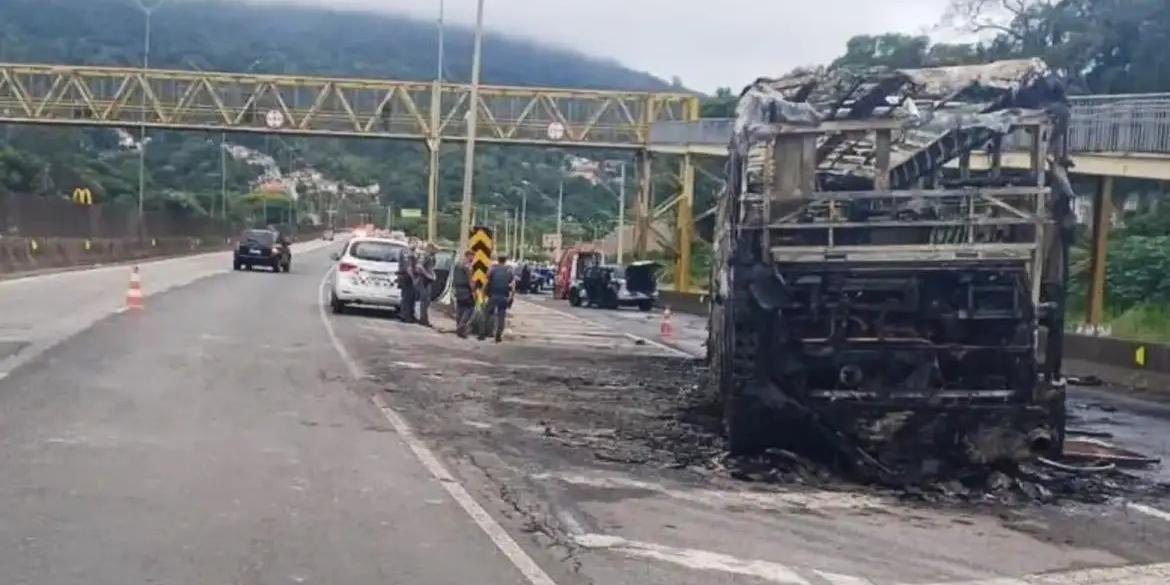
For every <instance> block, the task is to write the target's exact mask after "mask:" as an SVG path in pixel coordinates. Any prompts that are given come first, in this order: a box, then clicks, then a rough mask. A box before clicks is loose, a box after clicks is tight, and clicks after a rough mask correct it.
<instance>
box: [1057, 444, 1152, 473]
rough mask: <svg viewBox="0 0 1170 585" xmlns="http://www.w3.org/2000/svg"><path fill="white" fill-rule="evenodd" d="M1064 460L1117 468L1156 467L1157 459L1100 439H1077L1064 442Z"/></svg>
mask: <svg viewBox="0 0 1170 585" xmlns="http://www.w3.org/2000/svg"><path fill="white" fill-rule="evenodd" d="M1064 458H1065V459H1067V460H1072V461H1088V462H1103V463H1112V464H1114V465H1117V466H1118V467H1145V466H1149V465H1157V464H1158V463H1161V460H1160V459H1158V458H1157V457H1150V456H1148V455H1143V454H1141V453H1138V452H1136V451H1131V450H1129V449H1123V448H1121V447H1118V446H1117V445H1113V444H1111V443H1107V442H1105V441H1102V440H1100V439H1094V438H1089V437H1086V438H1078V439H1071V438H1070V439H1067V440H1066V441H1065V442H1064Z"/></svg>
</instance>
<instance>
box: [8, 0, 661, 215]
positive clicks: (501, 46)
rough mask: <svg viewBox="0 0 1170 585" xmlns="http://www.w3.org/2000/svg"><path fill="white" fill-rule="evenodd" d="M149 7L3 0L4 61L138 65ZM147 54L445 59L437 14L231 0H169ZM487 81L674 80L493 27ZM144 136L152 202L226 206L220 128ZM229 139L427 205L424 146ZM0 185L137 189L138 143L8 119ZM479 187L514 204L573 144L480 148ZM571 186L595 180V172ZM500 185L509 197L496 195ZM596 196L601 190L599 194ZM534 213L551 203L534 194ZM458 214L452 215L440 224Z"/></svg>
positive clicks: (123, 194) (453, 156) (431, 65)
mask: <svg viewBox="0 0 1170 585" xmlns="http://www.w3.org/2000/svg"><path fill="white" fill-rule="evenodd" d="M143 18H144V17H143V14H142V12H141V11H140V9H139V8H138V6H137V4H136V3H135V2H134V0H4V2H2V3H0V60H2V61H19V62H38V63H70V64H94V65H121V66H140V64H141V62H142V56H143V53H142V51H143V47H142V44H143V22H144V20H143ZM152 34H153V42H152V49H151V55H150V60H151V65H152V66H154V67H169V68H179V69H204V70H222V71H252V72H259V73H304V74H323V75H347V76H363V77H380V78H395V79H420V80H429V79H431V78H433V77H434V71H435V59H436V54H435V53H436V51H435V40H436V38H435V25H434V23H431V22H421V21H416V20H411V19H407V18H401V17H395V16H392V15H381V14H367V13H358V12H346V11H331V10H327V9H320V8H306V7H295V6H287V5H271V4H264V5H254V4H249V3H246V2H237V1H226V0H172V1H171V2H169V3H167V4H166V5H165V6H164V7H163V8H161V9H159V10H158V11H157V12H156V13H155V16H154V19H153V33H152ZM446 48H447V53H446V54H447V59H446V76H447V78H448V79H453V80H466V79H467V78H468V77H469V75H470V62H471V53H472V35H471V32H470V31H469V30H466V29H463V28H456V27H451V28H449V29H448V33H447V47H446ZM483 80H484V81H485V82H486V83H502V84H516V85H551V86H569V87H593V88H620V89H662V88H665V87H668V85H669V84H667V83H666V82H664V81H662V80H659V79H657V78H655V77H653V76H651V75H648V74H645V73H639V72H636V71H632V70H630V69H627V68H625V67H622V66H621V65H619V64H617V63H615V62H612V61H605V60H599V59H593V58H589V57H587V56H585V55H580V54H576V53H573V52H571V51H566V50H563V49H554V48H549V47H544V46H541V45H539V44H535V43H532V42H528V41H524V40H519V39H513V38H508V37H505V36H500V35H495V34H489V35H487V38H486V39H485V44H484V65H483ZM151 136H152V140H151V142H150V144H149V147H148V148H147V163H148V170H147V185H148V201H147V204H148V205H149V206H152V207H155V206H161V205H170V206H180V207H184V208H187V209H189V210H190V211H191V212H192V213H207V212H208V211H209V210H211V209H212V206H216V207H218V202H217V201H218V196H219V192H220V170H219V168H220V161H219V139H220V136H219V135H218V134H214V135H208V134H203V133H189V132H188V133H178V132H152V134H151ZM228 140H229V141H232V142H236V143H239V144H242V145H246V146H248V147H251V148H254V149H257V150H260V151H262V152H268V153H270V154H272V155H273V156H274V157H275V158H276V160H277V161H278V162H279V163H280V165H281V167H282V170H284V171H286V172H287V171H288V170H290V169H293V168H304V167H306V166H308V167H313V168H316V169H318V170H320V171H322V172H324V173H325V174H326V175H327V176H329V177H331V178H333V179H339V180H346V181H349V182H351V183H357V184H363V183H370V182H378V183H380V184H381V186H382V189H383V193H384V194H385V197H384V199H386V201H393V203H394V204H395V205H396V206H398V207H419V206H421V205H422V204H423V201H424V198H425V193H426V190H425V185H426V166H425V162H426V155H425V150H424V149H423V148H422V146H421V144H410V143H401V142H398V143H392V142H386V141H359V140H330V139H303V140H302V139H296V140H287V139H286V140H280V139H267V140H266V139H265V138H262V137H258V136H230V135H229V138H228ZM0 141H2V143H0V144H2V145H3V146H0V187H4V188H7V189H9V190H13V191H18V192H25V193H30V194H34V195H41V196H64V195H65V194H67V193H68V191H69V190H71V189H72V188H73V186H74V185H77V184H86V185H89V186H90V187H91V188H92V189H93V191H94V192H95V194H96V196H97V198H98V199H99V200H100V201H102V202H105V203H112V204H117V203H129V202H132V201H135V200H136V198H137V177H138V175H137V172H138V171H137V169H138V167H137V153H136V152H133V151H128V150H125V149H122V150H119V148H118V146H117V141H116V137H115V136H114V134H113V133H112V132H110V131H108V130H73V129H60V128H33V127H6V128H3V129H2V130H0ZM458 150H459V148H458V147H457V146H455V145H451V146H449V147H448V151H447V152H446V153H445V155H444V159H443V176H442V183H441V190H442V200H443V201H444V204H445V206H446V205H447V204H451V203H454V201H455V200H456V199H457V198H458V193H459V190H460V181H461V178H462V172H463V170H462V158H461V157H460V156H459V155H458V153H457V151H458ZM480 152H481V154H480V156H479V159H478V160H479V162H478V165H479V188H478V189H477V190H479V191H482V192H483V193H484V197H483V199H484V201H485V203H496V204H499V205H500V206H501V207H511V206H513V205H516V204H518V203H517V202H518V198H519V194H518V192H517V191H516V189H515V186H516V185H518V184H519V183H520V181H521V180H522V179H527V180H530V181H532V182H533V183H536V184H538V185H542V186H544V187H545V188H546V189H550V188H552V186H553V185H555V184H556V182H557V176H558V175H559V171H558V168H559V167H560V164H561V161H562V158H563V156H564V154H563V153H557V152H551V151H547V150H541V149H525V148H499V147H493V146H486V145H485V146H483V147H481V149H480ZM229 166H230V168H229V173H228V174H229V188H230V190H231V191H232V192H233V193H234V194H236V195H237V196H238V195H241V194H242V193H244V192H245V191H246V190H247V188H248V182H249V181H250V180H252V179H254V178H255V177H256V170H255V169H249V168H246V166H245V165H243V164H241V163H236V162H232V163H231V164H230V165H229ZM570 188H571V189H574V190H580V191H585V190H589V186H588V184H573V185H572V186H571V187H570ZM493 193H498V194H499V195H493ZM597 196H605V197H609V196H608V195H601V194H597ZM591 197H592V195H590V194H588V193H582V194H581V196H579V197H572V198H570V199H569V202H568V203H567V204H566V205H567V208H568V209H567V212H568V213H570V214H574V215H575V216H576V217H578V218H579V219H581V220H582V221H583V222H585V223H591V224H597V225H602V224H608V223H610V221H611V217H612V216H613V215H616V209H614V210H613V211H612V212H606V211H605V210H608V209H609V208H613V207H614V205H611V204H606V205H604V206H599V205H598V204H597V201H594V200H592V199H591ZM530 203H531V205H532V206H533V208H532V211H533V213H534V214H540V213H542V212H549V211H551V209H552V208H551V206H550V205H551V204H550V203H549V202H547V201H544V200H541V199H540V198H535V199H533V200H532V201H531V202H530ZM444 223H445V224H447V225H450V226H453V225H454V223H453V222H444Z"/></svg>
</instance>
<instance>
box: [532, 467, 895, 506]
mask: <svg viewBox="0 0 1170 585" xmlns="http://www.w3.org/2000/svg"><path fill="white" fill-rule="evenodd" d="M532 479H535V480H538V481H540V480H548V479H555V480H559V481H563V482H565V483H569V484H573V485H581V486H588V487H593V488H601V489H607V488H608V489H621V488H625V489H640V490H647V491H653V492H656V493H659V494H662V495H664V496H667V497H670V498H674V499H677V500H682V501H686V502H693V503H696V504H702V505H706V506H751V507H753V508H760V509H764V510H774V511H790V510H794V509H798V510H863V509H891V508H892V506H891V505H890V502H888V501H886V500H883V499H881V498H877V497H873V496H869V495H866V494H855V493H849V492H833V491H823V490H820V491H808V492H749V491H721V490H712V489H688V490H681V489H673V488H669V487H667V486H664V485H662V484H658V483H652V482H648V481H642V480H638V479H633V478H628V477H621V476H617V475H605V476H599V475H583V474H571V473H538V474H534V475H533V476H532Z"/></svg>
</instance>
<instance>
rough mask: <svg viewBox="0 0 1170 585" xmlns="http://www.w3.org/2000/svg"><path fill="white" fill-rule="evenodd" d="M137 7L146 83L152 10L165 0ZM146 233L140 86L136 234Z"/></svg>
mask: <svg viewBox="0 0 1170 585" xmlns="http://www.w3.org/2000/svg"><path fill="white" fill-rule="evenodd" d="M135 2H137V3H138V8H140V9H142V13H143V14H144V15H145V16H146V19H145V20H146V22H145V31H144V34H143V35H142V73H143V76H142V83H143V84H145V83H146V70H147V69H150V24H151V22H150V21H151V17H153V16H154V11H155V10H158V9H159V8H161V7H162V5H163V4H165V3H166V2H167V0H159V2H158V3H157V4H155V5H153V6H149V7H148V6H147V5H146V4H143V3H142V0H135ZM145 235H146V88H145V87H143V88H142V118H141V124H140V125H139V127H138V236H139V238H142V237H144V236H145Z"/></svg>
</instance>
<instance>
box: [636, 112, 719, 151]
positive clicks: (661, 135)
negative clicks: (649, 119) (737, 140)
mask: <svg viewBox="0 0 1170 585" xmlns="http://www.w3.org/2000/svg"><path fill="white" fill-rule="evenodd" d="M734 126H735V119H734V118H704V119H702V120H695V121H693V122H680V121H674V122H655V123H654V124H652V125H651V126H650V143H651V144H663V145H687V144H702V145H726V144H727V143H728V142H730V141H731V132H732V128H733V127H734Z"/></svg>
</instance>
